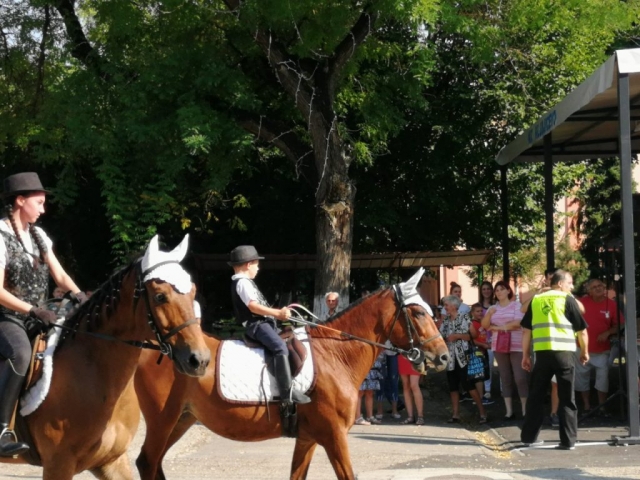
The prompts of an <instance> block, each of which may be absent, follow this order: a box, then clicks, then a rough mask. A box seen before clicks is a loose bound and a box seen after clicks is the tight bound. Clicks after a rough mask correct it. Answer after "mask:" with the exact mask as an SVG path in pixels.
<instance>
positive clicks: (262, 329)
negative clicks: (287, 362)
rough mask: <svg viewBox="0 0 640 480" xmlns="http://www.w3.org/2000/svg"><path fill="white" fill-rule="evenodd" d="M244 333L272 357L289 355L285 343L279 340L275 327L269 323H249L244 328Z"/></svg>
mask: <svg viewBox="0 0 640 480" xmlns="http://www.w3.org/2000/svg"><path fill="white" fill-rule="evenodd" d="M245 333H246V334H247V336H248V337H249V338H251V339H253V340H255V341H256V342H260V343H261V344H262V345H263V346H264V348H266V349H267V350H269V351H270V352H271V353H272V354H273V355H289V351H288V350H287V345H286V343H284V340H282V339H281V338H280V336H279V335H278V332H277V331H276V327H275V326H274V325H272V324H271V322H269V321H264V322H262V321H256V322H251V323H249V324H248V325H247V326H246V328H245Z"/></svg>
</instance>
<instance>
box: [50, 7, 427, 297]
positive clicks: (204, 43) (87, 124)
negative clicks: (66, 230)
mask: <svg viewBox="0 0 640 480" xmlns="http://www.w3.org/2000/svg"><path fill="white" fill-rule="evenodd" d="M433 4H434V2H431V1H430V0H414V1H410V2H399V1H382V2H364V3H360V2H357V3H353V2H348V1H338V2H333V3H325V4H318V3H317V2H311V1H304V2H303V1H301V2H296V3H295V4H292V3H291V2H285V3H283V2H276V1H267V2H265V1H261V2H257V1H246V2H242V3H241V2H239V1H237V0H227V1H225V2H213V3H210V4H200V3H196V2H194V3H184V2H167V3H163V4H160V3H157V2H153V1H146V2H144V1H143V2H136V3H130V2H113V1H102V0H95V1H90V2H85V3H83V4H78V5H76V4H75V3H74V2H72V1H71V0H58V1H54V2H51V5H52V6H53V7H54V8H55V10H56V11H57V13H58V14H59V16H60V18H61V19H62V21H63V23H64V26H65V29H66V34H67V39H68V41H69V51H70V53H71V55H72V56H73V57H74V58H75V59H77V60H78V61H79V62H80V63H81V64H82V65H83V66H84V70H82V71H76V72H73V73H72V75H70V76H69V78H67V79H66V81H65V82H64V83H65V84H64V85H60V86H59V88H61V90H60V91H59V93H60V96H59V97H58V101H59V102H60V103H61V104H62V105H61V106H62V107H66V108H62V109H61V110H60V111H64V112H65V113H69V112H71V111H72V110H73V111H74V112H73V113H74V115H72V116H71V118H72V119H73V120H72V121H80V122H81V123H75V122H74V124H73V126H72V128H73V129H74V133H73V134H72V138H70V139H67V140H66V141H67V142H69V143H73V144H74V145H73V147H74V149H75V151H76V152H80V151H81V152H82V157H84V158H85V159H87V160H89V161H93V162H96V165H95V166H94V168H95V169H96V171H97V172H98V177H99V179H100V181H101V182H102V184H103V189H104V198H105V203H106V205H107V212H108V215H109V216H110V217H111V222H112V229H113V230H114V235H115V237H116V248H117V250H118V253H120V254H124V253H126V251H127V250H128V249H129V245H138V244H139V243H140V241H141V240H142V239H144V238H146V237H148V236H149V235H150V234H152V233H153V229H154V228H155V225H156V224H158V223H162V222H165V221H167V220H168V218H169V217H170V216H171V215H172V214H174V210H175V209H176V208H178V207H177V202H176V200H177V199H178V198H179V197H180V194H179V193H178V191H179V189H180V187H181V186H184V185H186V184H188V182H186V181H185V180H184V179H185V177H187V178H188V177H189V171H190V170H191V171H192V172H201V171H202V170H203V169H204V170H207V169H208V170H211V169H212V166H213V165H212V164H213V163H215V165H216V173H221V171H222V175H221V178H219V179H217V181H216V182H215V184H216V185H217V186H218V187H220V188H222V187H224V185H225V184H226V181H227V180H228V179H229V175H230V172H231V171H232V170H233V168H235V167H236V166H237V165H238V163H234V162H229V161H228V160H229V158H228V157H229V156H231V157H232V159H233V160H236V161H240V159H241V157H242V156H243V155H246V152H247V149H248V148H250V147H251V146H252V145H251V141H250V140H249V139H248V138H247V137H246V136H245V135H243V133H242V131H241V130H240V128H241V129H242V130H243V131H244V132H249V133H250V134H251V135H253V136H255V137H256V139H257V140H258V141H259V142H261V143H260V144H261V145H266V146H268V147H275V148H277V149H279V150H280V151H281V152H282V153H283V154H284V155H286V156H287V158H289V160H290V161H291V163H292V164H293V165H294V166H295V167H296V169H297V171H298V172H299V174H300V175H301V176H304V177H305V179H306V181H308V182H309V185H310V188H312V189H313V190H314V191H315V205H316V225H315V229H316V250H317V254H318V269H317V275H316V299H315V303H316V304H318V302H319V301H320V300H321V298H322V293H323V292H324V291H326V290H328V289H336V290H339V291H340V292H341V294H342V297H343V298H345V300H346V299H348V283H349V266H350V259H351V245H352V227H353V202H354V196H355V188H354V186H353V184H352V181H351V179H350V176H349V167H350V165H351V163H352V162H353V161H354V160H364V161H366V160H367V159H368V158H369V157H370V156H371V155H372V154H373V153H375V152H376V151H377V150H378V149H379V148H381V146H384V143H385V141H386V138H387V137H388V135H389V134H390V133H392V132H394V131H395V130H397V129H398V128H399V126H400V125H399V124H398V122H397V120H398V119H401V116H402V113H403V112H402V108H400V106H401V105H402V104H403V102H405V103H406V102H407V101H410V100H411V99H412V98H415V96H416V93H418V92H419V88H417V86H418V87H419V85H420V84H421V83H422V82H423V81H424V79H425V78H426V75H425V68H424V67H425V66H426V63H425V62H426V59H427V58H428V51H427V49H426V47H425V46H424V45H420V44H416V45H414V46H413V48H411V49H410V50H409V51H401V50H400V49H399V47H398V44H397V42H394V41H393V40H389V38H387V37H386V32H387V30H393V29H394V28H395V29H396V30H402V31H403V32H404V33H406V34H408V35H413V36H414V37H415V36H416V35H417V34H418V28H419V26H420V25H421V24H422V23H423V22H425V21H426V20H428V19H429V17H430V16H432V14H433V7H432V5H433ZM76 6H77V7H78V8H80V10H79V11H77V10H76ZM223 8H224V9H226V11H225V10H222V9H223ZM80 16H84V17H85V19H84V21H80ZM369 36H373V37H375V39H374V40H372V41H370V42H368V44H367V45H365V40H366V39H367V38H368V37H369ZM382 62H385V63H387V65H390V66H391V68H388V69H387V73H386V74H385V75H384V76H383V77H382V78H377V77H374V76H372V75H371V74H370V72H371V69H368V68H367V66H368V65H373V64H380V63H382ZM379 71H380V69H377V72H379ZM87 74H89V75H92V76H93V79H94V81H93V83H91V82H90V81H88V79H87ZM169 74H173V75H176V76H177V77H178V78H179V79H180V81H181V82H185V83H186V85H184V86H183V85H180V82H176V81H175V80H172V79H171V78H169ZM212 77H213V78H212ZM185 86H186V87H187V88H184V87H185ZM63 90H64V93H62V91H63ZM65 94H66V98H65ZM59 105H60V104H59ZM83 106H84V107H86V108H83ZM99 108H102V109H106V111H107V112H109V113H108V115H104V114H102V113H101V114H100V115H96V114H97V113H98V109H99ZM154 117H155V118H154ZM172 117H173V118H172ZM176 117H177V118H176ZM87 120H88V121H87ZM114 120H115V121H117V122H118V124H117V125H116V124H114ZM167 120H168V122H175V123H173V124H172V125H169V126H168V128H166V127H167V126H166V125H165V126H163V125H160V124H161V123H162V121H165V122H167ZM230 121H232V122H233V125H234V127H229V126H228V125H227V126H226V127H225V124H228V122H230ZM60 122H61V118H56V119H55V120H54V124H57V125H60ZM168 122H167V123H168ZM52 127H53V125H52ZM238 127H239V128H238ZM181 142H182V144H181ZM225 142H227V143H228V142H231V143H232V144H233V145H235V146H236V147H238V148H236V149H227V151H226V152H225V153H226V155H225V160H227V161H226V162H223V161H220V158H218V159H217V160H218V161H215V162H214V161H213V160H214V159H212V158H211V157H215V155H212V154H211V149H212V148H213V147H214V146H215V147H220V146H221V144H223V143H225ZM134 143H138V145H134ZM152 144H153V145H152ZM142 145H145V146H144V147H142ZM158 146H162V147H164V148H165V153H161V152H158ZM96 149H97V150H98V152H99V158H97V157H98V155H96ZM230 150H233V151H230ZM156 152H157V153H156ZM150 153H151V154H154V153H155V154H156V156H155V158H153V159H149V158H147V155H149V154H150ZM131 159H134V161H131ZM158 167H160V168H158ZM135 169H142V170H143V171H144V172H145V173H146V174H147V175H149V176H150V177H151V178H146V179H145V180H144V181H142V182H138V181H134V184H135V187H136V189H135V190H136V191H135V192H132V189H131V188H129V187H128V186H127V185H126V184H127V183H129V182H131V179H136V180H137V179H139V178H141V176H140V174H139V173H137V172H136V171H135ZM208 180H209V182H210V184H211V183H214V182H213V180H212V178H211V176H209V177H208ZM210 186H211V185H209V187H210ZM211 190H212V189H211V188H208V189H207V188H201V194H206V192H207V191H209V192H210V191H211ZM141 207H143V208H141Z"/></svg>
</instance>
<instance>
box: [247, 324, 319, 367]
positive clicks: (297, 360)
mask: <svg viewBox="0 0 640 480" xmlns="http://www.w3.org/2000/svg"><path fill="white" fill-rule="evenodd" d="M278 335H279V336H280V338H281V339H282V340H284V343H286V345H287V350H288V351H289V367H291V377H292V378H293V377H295V376H297V375H298V374H299V373H300V371H301V370H302V367H303V366H304V361H305V360H306V359H307V349H306V348H304V345H303V344H302V342H301V341H300V340H298V338H297V337H296V335H295V332H294V331H293V328H291V327H285V328H284V329H283V330H282V332H280V333H279V334H278ZM242 340H243V341H244V343H245V345H246V346H247V347H249V348H264V346H263V345H262V344H261V343H260V342H256V341H255V340H253V339H251V338H249V337H247V335H246V334H245V335H243V336H242ZM265 356H266V358H267V359H268V360H267V362H266V363H267V370H268V371H269V373H271V374H272V375H273V374H274V371H273V362H272V361H271V359H272V358H273V355H272V354H271V353H269V352H268V351H266V350H265Z"/></svg>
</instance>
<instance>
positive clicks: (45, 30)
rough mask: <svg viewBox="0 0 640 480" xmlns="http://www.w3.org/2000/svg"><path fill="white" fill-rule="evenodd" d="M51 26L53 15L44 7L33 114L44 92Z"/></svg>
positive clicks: (47, 6)
mask: <svg viewBox="0 0 640 480" xmlns="http://www.w3.org/2000/svg"><path fill="white" fill-rule="evenodd" d="M50 25H51V14H50V12H49V5H45V6H44V23H43V24H42V40H41V41H40V53H39V55H38V63H37V69H38V78H37V80H36V92H35V95H34V96H33V114H34V115H35V114H36V112H37V111H38V104H39V103H40V98H41V97H42V92H43V90H44V63H45V60H46V45H47V37H48V35H49V26H50Z"/></svg>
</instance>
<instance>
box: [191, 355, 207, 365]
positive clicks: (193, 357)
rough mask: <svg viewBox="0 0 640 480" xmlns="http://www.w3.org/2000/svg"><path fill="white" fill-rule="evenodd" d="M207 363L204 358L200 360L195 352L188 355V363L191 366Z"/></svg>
mask: <svg viewBox="0 0 640 480" xmlns="http://www.w3.org/2000/svg"><path fill="white" fill-rule="evenodd" d="M205 362H206V363H207V364H208V363H209V362H208V361H206V360H204V361H203V360H202V359H201V358H200V355H198V354H196V353H192V354H191V356H189V365H190V366H192V367H193V368H200V366H202V364H203V363H205Z"/></svg>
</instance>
